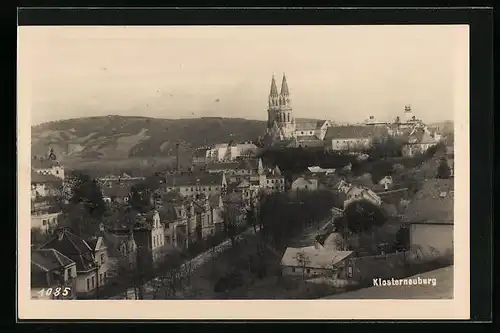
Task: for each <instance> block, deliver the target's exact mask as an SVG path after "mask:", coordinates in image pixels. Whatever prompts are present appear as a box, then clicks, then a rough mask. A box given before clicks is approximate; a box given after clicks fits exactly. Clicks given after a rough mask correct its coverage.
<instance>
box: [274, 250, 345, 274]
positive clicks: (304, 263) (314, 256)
mask: <svg viewBox="0 0 500 333" xmlns="http://www.w3.org/2000/svg"><path fill="white" fill-rule="evenodd" d="M352 254H353V252H352V251H334V250H332V249H329V248H324V247H323V246H321V245H319V244H318V243H316V244H315V245H314V246H308V247H302V248H292V247H289V248H287V249H286V251H285V253H284V254H283V257H282V258H281V268H282V274H283V275H285V276H303V277H307V278H311V277H318V276H324V275H328V276H332V277H334V278H335V277H337V278H338V277H342V276H343V275H344V274H345V269H346V268H347V267H346V265H345V259H347V258H349V257H351V256H352Z"/></svg>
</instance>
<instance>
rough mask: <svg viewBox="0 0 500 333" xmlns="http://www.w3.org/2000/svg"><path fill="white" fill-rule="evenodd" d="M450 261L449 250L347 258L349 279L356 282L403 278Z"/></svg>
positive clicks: (451, 255)
mask: <svg viewBox="0 0 500 333" xmlns="http://www.w3.org/2000/svg"><path fill="white" fill-rule="evenodd" d="M452 263H453V254H452V253H451V252H447V253H439V252H437V251H434V252H424V251H422V250H413V251H406V252H396V253H388V254H385V255H377V256H366V257H356V258H351V259H348V265H349V266H351V267H352V276H350V279H352V280H354V281H356V282H358V283H363V282H365V281H371V280H372V279H374V278H382V279H388V278H403V277H407V276H411V275H414V274H417V273H420V272H424V271H429V270H432V269H437V268H441V267H444V266H448V265H451V264H452Z"/></svg>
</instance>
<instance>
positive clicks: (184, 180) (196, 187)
mask: <svg viewBox="0 0 500 333" xmlns="http://www.w3.org/2000/svg"><path fill="white" fill-rule="evenodd" d="M226 187H227V182H226V175H225V174H224V173H223V172H222V173H213V174H210V173H186V174H180V175H175V174H174V175H167V176H166V179H165V188H166V190H167V191H178V192H179V193H180V195H182V196H184V197H195V196H196V195H198V194H206V195H211V194H221V193H223V192H224V191H225V190H226Z"/></svg>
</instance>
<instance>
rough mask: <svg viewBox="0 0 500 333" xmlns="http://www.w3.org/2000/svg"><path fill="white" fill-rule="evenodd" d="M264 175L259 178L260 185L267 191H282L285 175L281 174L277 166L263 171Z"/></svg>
mask: <svg viewBox="0 0 500 333" xmlns="http://www.w3.org/2000/svg"><path fill="white" fill-rule="evenodd" d="M264 175H265V177H262V178H261V184H260V185H261V187H262V188H264V189H265V190H266V191H268V192H284V191H285V177H284V176H283V175H282V174H281V170H280V169H279V167H278V166H275V167H274V168H268V169H266V170H265V171H264Z"/></svg>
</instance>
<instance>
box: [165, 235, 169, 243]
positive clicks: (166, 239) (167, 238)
mask: <svg viewBox="0 0 500 333" xmlns="http://www.w3.org/2000/svg"><path fill="white" fill-rule="evenodd" d="M165 241H166V242H167V244H170V237H169V236H165Z"/></svg>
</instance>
